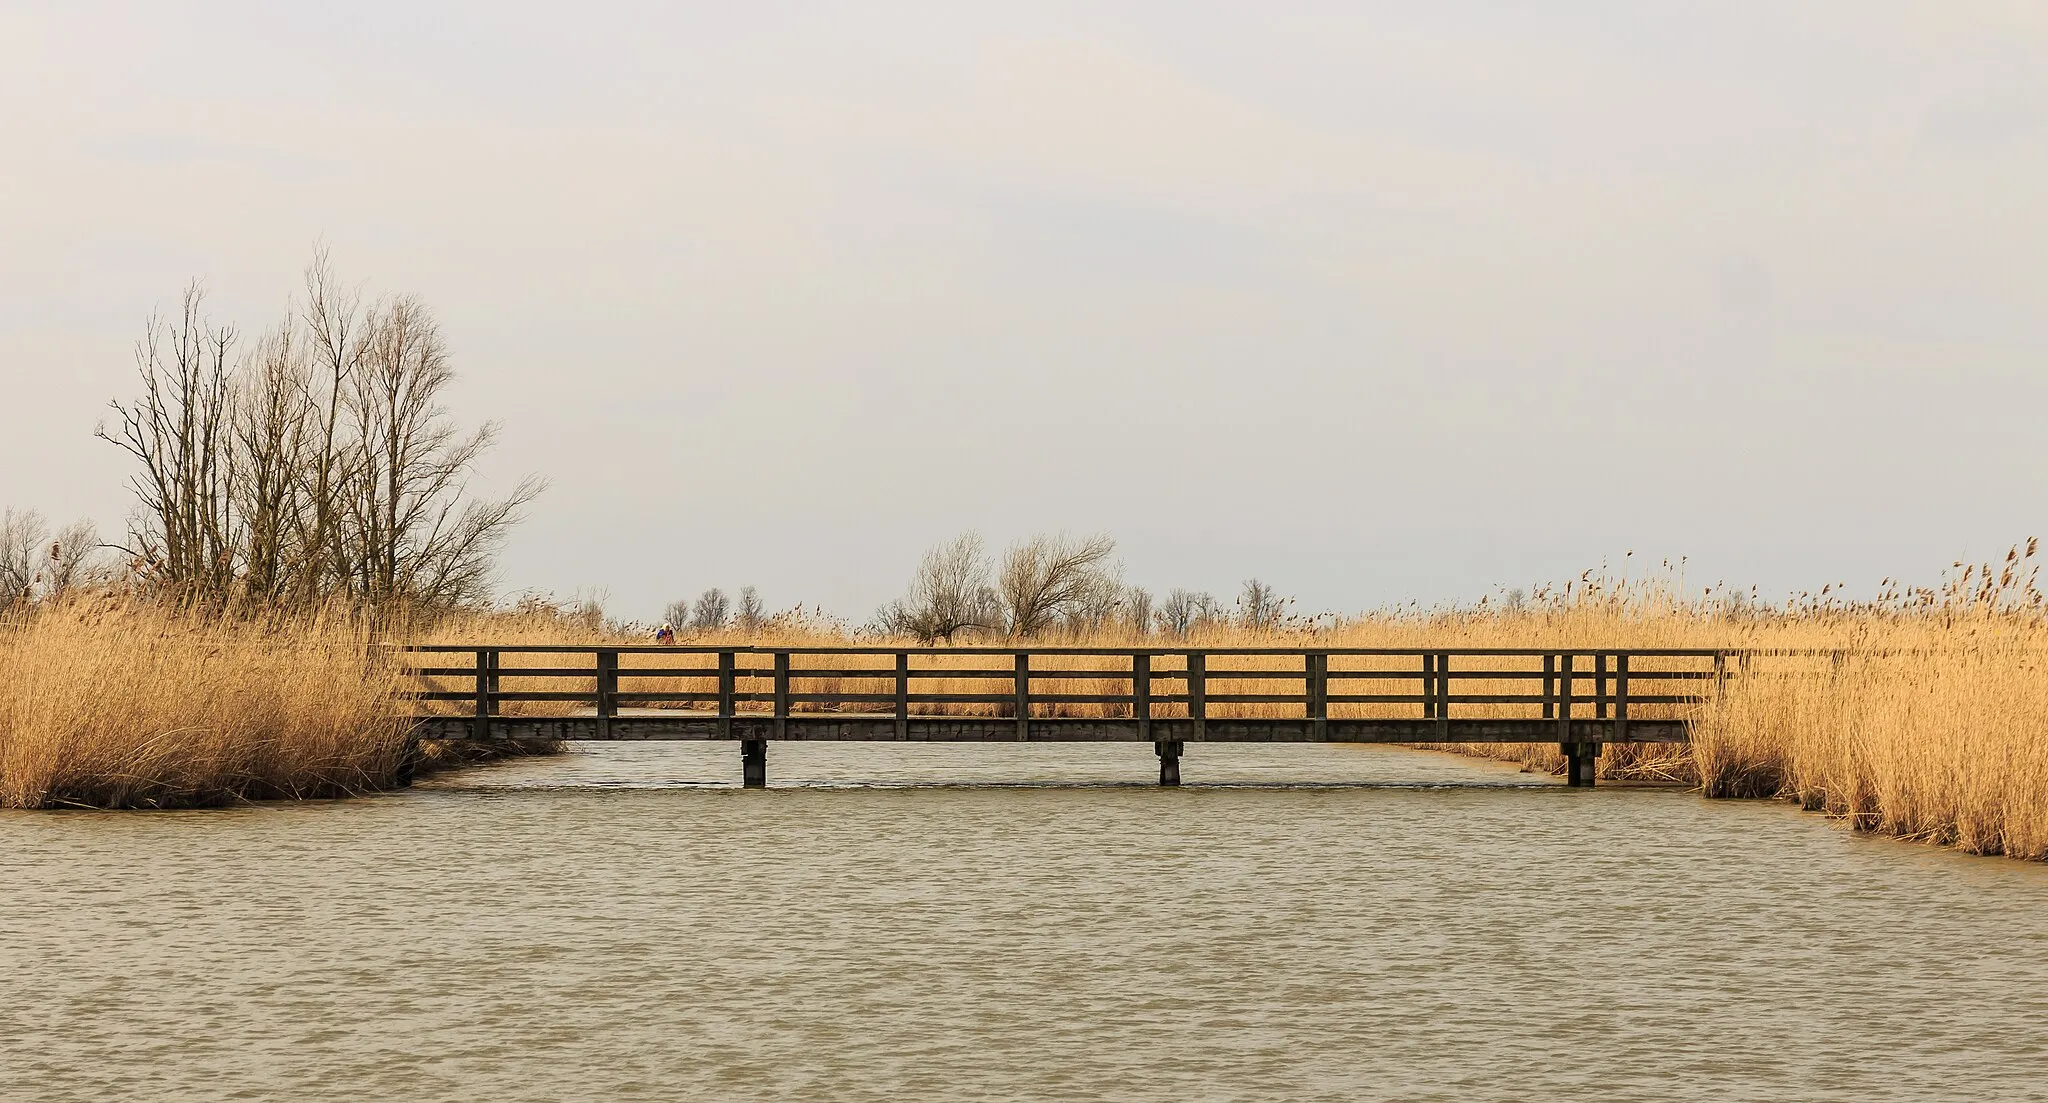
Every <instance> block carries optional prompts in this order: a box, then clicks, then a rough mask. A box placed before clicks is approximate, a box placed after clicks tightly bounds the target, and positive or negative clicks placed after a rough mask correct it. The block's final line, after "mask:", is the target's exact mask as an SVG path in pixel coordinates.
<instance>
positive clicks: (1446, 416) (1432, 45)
mask: <svg viewBox="0 0 2048 1103" xmlns="http://www.w3.org/2000/svg"><path fill="white" fill-rule="evenodd" d="M316 241H325V242H326V243H327V245H328V246H329V247H330V249H331V250H332V254H333V258H334V261H335V263H336V264H337V265H338V266H339V267H340V269H341V270H342V272H343V273H344V275H346V276H348V277H349V278H351V279H355V280H360V281H363V282H364V283H365V285H366V286H367V287H369V288H370V289H371V290H377V291H394V292H396V291H409V292H416V293H418V294H419V295H421V296H423V297H424V298H425V299H426V300H427V301H428V302H429V303H430V304H432V305H433V307H434V308H435V309H436V310H437V311H438V312H439V315H440V317H441V320H442V323H443V327H444V330H445V332H446V335H447V337H448V339H449V341H450V344H451V345H452V347H453V350H454V353H455V363H456V366H457V368H458V369H459V371H460V372H461V373H462V381H461V384H460V387H459V389H458V391H457V392H456V393H455V395H454V396H453V399H452V404H453V406H454V408H455V410H456V412H457V413H458V414H459V415H460V416H461V417H462V418H464V419H465V420H469V421H475V420H481V419H484V418H496V419H499V420H501V421H502V422H503V425H504V438H503V439H504V443H503V445H502V446H501V447H500V448H499V450H498V451H497V452H496V453H494V454H493V455H492V456H491V457H490V458H489V460H488V462H487V464H486V466H485V468H484V470H483V472H482V476H483V478H482V479H481V480H480V485H482V486H484V487H485V488H486V489H488V488H489V487H490V486H497V487H500V488H502V487H504V486H506V485H509V484H510V483H511V482H512V481H513V480H515V479H516V478H517V477H518V476H519V475H521V474H523V473H525V472H528V471H533V472H538V473H540V474H543V475H545V476H547V477H548V478H549V479H551V480H552V482H553V488H552V489H551V490H550V491H549V492H548V493H547V495H546V496H545V497H544V498H542V499H541V500H540V501H539V502H538V503H537V504H536V505H535V507H534V508H533V510H532V513H531V515H530V519H529V520H528V521H527V522H526V524H525V525H524V527H523V528H521V529H520V530H519V531H518V533H517V535H516V536H515V537H514V539H513V541H512V543H511V544H510V546H509V547H508V549H507V552H506V555H505V557H504V571H503V586H504V589H505V590H506V591H507V592H511V591H515V590H521V589H527V588H540V589H548V590H553V591H556V592H558V593H561V594H563V595H567V594H569V593H571V592H573V591H577V590H602V591H606V592H607V593H608V594H609V598H610V600H609V603H608V604H609V607H610V609H611V610H612V612H613V613H614V614H616V615H620V616H628V617H633V616H638V617H643V618H644V617H652V616H654V615H656V614H657V613H658V612H659V610H660V608H661V606H662V604H663V603H664V602H665V601H667V600H668V599H670V598H673V597H678V596H682V595H685V594H690V593H694V592H696V591H698V590H701V589H702V588H704V587H706V586H710V585H721V586H724V587H726V588H728V589H734V588H737V587H739V586H741V585H744V584H749V583H751V584H754V585H757V586H759V587H760V589H761V591H762V593H763V596H764V598H765V599H766V600H767V601H768V603H769V604H770V605H771V606H777V607H780V606H785V605H788V604H791V603H795V602H799V601H802V602H807V603H823V604H824V605H826V606H827V607H829V608H831V609H833V610H836V611H838V612H840V613H843V614H846V615H849V616H852V617H855V618H857V619H858V618H864V617H865V616H866V615H867V614H868V613H869V612H871V611H872V609H873V608H874V606H875V605H877V604H878V603H879V602H881V601H883V600H884V599H886V598H889V597H891V596H894V595H895V594H896V593H898V592H900V591H901V589H902V587H903V585H904V583H905V581H906V579H907V576H908V573H909V570H910V568H911V565H912V564H913V562H914V561H915V559H916V557H917V555H918V553H919V552H920V551H921V549H923V548H925V547H926V546H928V545H930V544H932V543H934V542H936V541H938V540H940V539H943V538H945V537H948V536H950V535H952V534H953V533H955V532H957V531H959V530H961V529H964V528H969V527H973V528H978V529H980V530H981V531H982V532H983V533H984V534H985V535H986V536H987V537H988V538H989V539H990V540H991V542H993V543H996V544H999V545H1000V544H1001V543H1004V542H1006V541H1008V540H1009V539H1012V538H1014V537H1016V536H1018V535H1021V534H1025V533H1029V532H1034V531H1040V530H1048V531H1050V530H1059V529H1067V530H1072V531H1096V530H1107V531H1109V532H1111V533H1113V534H1114V535H1115V536H1116V537H1117V538H1118V539H1119V541H1120V542H1121V551H1122V554H1123V557H1124V559H1125V561H1126V563H1127V566H1128V574H1129V577H1130V579H1131V580H1132V581H1134V582H1138V583H1141V584H1146V585H1149V586H1152V587H1154V588H1157V589H1164V588H1167V587H1170V586H1189V587H1195V588H1204V589H1211V590H1215V591H1218V592H1219V593H1229V592H1234V591H1235V589H1236V588H1237V585H1238V582H1239V581H1240V580H1241V579H1243V578H1245V577H1247V576H1250V575H1254V574H1256V575H1258V576H1260V577H1262V578H1265V579H1267V580H1269V581H1271V582H1274V583H1276V584H1277V585H1278V586H1279V587H1280V588H1281V589H1282V591H1283V592H1286V593H1291V594H1294V595H1296V596H1297V597H1298V599H1299V602H1300V604H1301V605H1302V606H1304V607H1307V608H1310V609H1320V608H1334V609H1342V610H1355V609H1360V608H1365V607H1371V606H1377V605H1381V604H1383V603H1391V602H1399V601H1403V600H1406V599H1410V598H1415V599H1420V600H1422V601H1424V602H1425V603H1427V602H1433V601H1440V600H1449V599H1468V600H1469V599H1473V598H1477V597H1478V596H1480V595H1482V594H1485V593H1487V592H1489V591H1490V590H1492V589H1493V588H1494V587H1495V586H1497V585H1510V586H1511V585H1518V584H1521V585H1526V584H1528V583H1530V582H1531V581H1536V580H1546V579H1558V578H1563V577H1567V576H1571V575H1576V574H1577V572H1578V571H1579V570H1580V569H1582V568H1585V567H1588V566H1592V565H1595V564H1598V563H1599V562H1600V561H1601V560H1603V559H1607V560H1611V561H1619V560H1620V559H1621V557H1622V556H1623V554H1624V553H1626V552H1628V551H1630V550H1633V551H1634V552H1635V553H1636V555H1635V560H1634V561H1635V562H1637V563H1641V562H1643V561H1645V560H1649V561H1652V562H1654V561H1655V560H1658V559H1662V558H1664V557H1667V556H1669V557H1677V556H1681V555H1683V556H1689V557H1690V563H1689V567H1688V570H1687V574H1688V577H1689V579H1690V580H1691V581H1692V582H1693V583H1694V584H1695V585H1698V584H1704V583H1710V582H1713V581H1715V580H1717V579H1724V578H1725V579H1731V580H1737V581H1740V582H1742V583H1746V584H1747V583H1754V584H1756V585H1758V586H1760V587H1761V588H1762V589H1763V590H1764V591H1765V593H1766V594H1772V593H1779V594H1782V593H1783V592H1784V591H1786V590H1790V589H1796V588H1802V587H1805V586H1808V585H1813V586H1818V585H1819V584H1820V583H1823V582H1835V581H1847V582H1849V583H1851V584H1852V586H1854V587H1856V588H1858V589H1862V590H1865V591H1868V590H1869V589H1871V588H1873V584H1874V583H1875V582H1876V581H1877V580H1878V579H1879V578H1880V577H1881V576H1884V575H1887V574H1903V575H1906V576H1907V577H1909V578H1913V579H1918V580H1929V579H1932V578H1934V577H1935V576H1936V575H1938V573H1939V571H1940V569H1941V568H1942V567H1943V566H1945V565H1946V564H1947V563H1948V562H1949V561H1950V560H1951V559H1953V558H1955V557H1957V556H1959V555H1966V554H1967V555H1975V556H1979V557H1982V556H1985V555H1989V554H1995V553H1998V552H2002V550H2003V548H2004V547H2005V546H2006V545H2007V544H2010V543H2012V542H2014V541H2017V540H2020V539H2022V538H2024V537H2026V536H2027V535H2029V534H2032V533H2036V532H2040V531H2042V530H2044V529H2048V524H2044V512H2048V509H2044V507H2048V493H2044V491H2048V460H2044V455H2043V442H2044V439H2048V433H2044V429H2043V417H2044V405H2043V400H2044V399H2048V356H2044V353H2048V314H2044V307H2048V5H2043V4H2040V3H2035V2H2030V0H2006V2H1990V0H1984V2H1972V0H1928V2H1926V3H1916V4H1900V3H1883V2H1877V0H1838V2H1825V3H1822V2H1816V3H1806V4H1799V3H1787V2H1781V0H1774V2H1768V3H1740V2H1719V3H1685V4H1675V3H1673V4H1665V3H1646V2H1643V0H1620V2H1614V3H1586V2H1575V0H1557V2H1551V3H1544V4H1533V5H1532V4H1518V3H1465V2H1449V0H1438V2H1434V3H1429V4H1413V3H1384V4H1381V3H1362V2H1359V0H1346V2H1342V3H1328V4H1322V3H1293V4H1271V3H1265V4H1251V3H1245V4H1235V5H1232V4H1217V3H1196V2H1191V0H1174V2H1160V3H1106V2H1102V0H1089V2H1086V3H1073V4H1064V3H1056V2H1053V3H1049V2H1042V0H1041V2H1034V3H1029V4H960V3H931V4H902V3H889V2H874V3H867V4H861V5H823V4H794V3H770V2H758V0H757V2H752V3H746V4H732V3H718V4H678V3H645V4H618V3H605V2H594V0H583V2H579V3H575V4H549V5H538V4H529V3H508V2H492V3H474V4H458V3H430V2H421V0H408V2H406V3H379V2H364V0H359V2H356V3H351V4H331V5H317V6H316V5H303V4H290V5H280V4H272V3H244V4H229V3H198V4H182V5H156V4H147V5H145V4H135V5H107V4H96V3H83V2H66V3H62V4H45V3H40V2H36V0H29V2H27V3H24V2H22V0H13V2H10V3H8V4H6V5H4V6H0V373H4V376H0V381H4V387H0V504H4V505H12V506H15V507H17V508H21V507H29V508H37V509H40V510H42V511H43V512H45V513H46V514H50V515H52V516H53V517H55V518H58V519H65V518H70V517H73V516H80V515H83V516H89V517H92V518H94V519H96V520H98V521H99V522H100V523H101V524H102V526H104V527H105V528H107V529H108V530H109V531H119V529H120V527H121V525H122V522H123V518H124V515H125V513H126V511H127V508H128V506H127V499H126V497H125V492H124V490H123V488H122V485H121V482H122V479H123V477H124V476H125V474H126V472H127V468H126V465H125V464H124V462H123V460H124V457H123V456H122V454H121V453H119V452H118V451H117V450H115V449H114V448H112V447H111V446H109V445H106V444H103V443H100V442H96V441H94V440H93V439H92V438H91V435H90V434H91V430H92V427H93V424H94V422H95V421H96V420H97V419H98V417H99V415H100V412H101V410H102V409H103V406H104V403H105V402H106V401H107V400H108V399H109V398H112V397H115V396H117V395H127V394H129V393H131V392H132V390H133V383H132V371H133V363H132V357H131V346H132V345H133V343H134V341H135V339H136V337H137V336H138V335H139V333H140V330H141V326H142V322H143V319H144V317H145V316H146V315H147V314H148V313H149V312H150V311H151V310H152V309H153V308H155V307H158V306H164V305H169V304H171V303H172V302H173V301H174V299H175V297H176V295H177V293H178V291H179V288H180V286H181V285H182V284H184V283H185V281H187V280H188V279H191V278H193V277H200V278H203V279H204V280H205V282H206V285H207V286H208V287H209V288H210V289H211V292H212V297H213V305H214V308H215V313H216V315H217V317H219V318H220V319H221V320H224V321H234V322H236V323H237V324H239V325H240V326H242V327H243V328H244V329H245V330H247V331H249V332H254V331H256V330H258V329H261V328H262V327H264V326H266V325H268V324H270V323H271V322H273V321H274V320H275V319H277V318H278V317H280V316H281V315H282V314H283V312H284V311H285V309H286V307H287V304H288V300H289V298H290V296H291V294H292V292H293V291H294V290H295V288H296V287H297V285H298V280H299V275H298V274H299V270H300V269H301V268H302V267H303V265H304V264H305V262H306V260H307V258H308V256H309V255H310V253H311V250H312V248H313V245H314V243H315V242H316Z"/></svg>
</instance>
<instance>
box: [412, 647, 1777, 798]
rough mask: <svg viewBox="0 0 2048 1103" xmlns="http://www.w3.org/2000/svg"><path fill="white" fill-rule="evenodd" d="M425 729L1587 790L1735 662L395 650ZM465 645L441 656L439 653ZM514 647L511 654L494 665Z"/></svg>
mask: <svg viewBox="0 0 2048 1103" xmlns="http://www.w3.org/2000/svg"><path fill="white" fill-rule="evenodd" d="M397 653H398V654H400V655H401V656H403V657H404V659H405V661H406V662H407V663H408V664H409V667H410V670H411V673H412V674H413V676H414V678H415V679H416V683H417V686H418V690H417V692H416V693H415V695H414V697H415V700H416V701H418V702H419V704H420V706H421V707H420V711H419V715H418V716H416V718H415V721H416V722H415V726H414V733H415V735H416V736H417V737H419V738H466V739H568V740H642V739H719V740H734V741H737V742H738V743H739V744H740V747H741V761H742V763H743V765H744V769H743V776H744V779H745V784H747V785H748V786H750V787H758V786H760V785H764V784H766V779H767V744H768V742H770V741H773V740H862V741H915V742H992V741H1004V742H1011V741H1028V742H1073V741H1132V742H1149V743H1152V744H1153V745H1154V748H1155V750H1156V751H1157V753H1158V755H1159V763H1160V782H1161V784H1166V785H1173V784H1178V783H1179V780H1180V758H1181V755H1182V753H1183V752H1184V748H1185V745H1186V744H1188V743H1203V742H1212V743H1213V742H1252V743H1289V742H1328V743H1424V744H1426V743H1485V742H1527V743H1548V742H1556V743H1557V744H1558V745H1559V747H1560V748H1561V749H1562V750H1563V752H1564V753H1565V755H1566V757H1567V759H1568V761H1569V763H1570V768H1569V770H1568V775H1567V776H1568V781H1569V782H1570V784H1573V785H1591V784H1592V783H1593V773H1594V765H1595V762H1596V760H1597V758H1598V757H1599V755H1600V753H1601V747H1602V746H1603V745H1604V744H1606V743H1623V742H1629V743H1644V742H1683V741H1685V740H1686V739H1687V723H1688V721H1687V716H1688V714H1689V712H1690V711H1691V709H1692V707H1693V706H1695V705H1697V704H1698V703H1699V702H1700V701H1701V700H1702V699H1703V698H1705V697H1706V696H1708V695H1709V694H1711V693H1714V692H1717V691H1718V689H1719V688H1720V686H1721V685H1722V684H1723V682H1724V681H1725V680H1726V679H1727V678H1728V677H1729V676H1730V674H1731V657H1733V658H1734V659H1735V660H1736V663H1735V664H1734V665H1736V666H1740V665H1741V663H1742V661H1743V660H1746V655H1744V654H1742V653H1739V652H1732V651H1712V650H1675V649H1637V650H1583V649H1567V650H1538V649H1517V648H1462V649H1460V648H1452V649H1424V650H1404V649H1387V648H1315V647H1305V648H1136V649H1108V650H1105V649H1098V648H1071V647H1047V648H1014V647H1005V648H990V647H949V648H911V649H905V648H863V647H846V648H815V647H790V648H775V647H719V646H705V645H682V646H675V647H634V646H622V647H566V646H545V647H543V646H532V647H517V646H507V647H497V646H489V647H472V646H463V645H445V644H444V645H413V646H408V647H402V648H399V649H397ZM456 656H460V658H461V660H465V661H462V662H461V663H460V664H459V665H454V664H453V663H452V662H451V660H454V659H455V657H456ZM507 657H517V659H518V663H519V665H513V664H509V663H507V661H506V660H507Z"/></svg>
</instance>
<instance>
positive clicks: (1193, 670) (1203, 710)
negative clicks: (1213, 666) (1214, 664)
mask: <svg viewBox="0 0 2048 1103" xmlns="http://www.w3.org/2000/svg"><path fill="white" fill-rule="evenodd" d="M1187 658H1188V719H1190V720H1192V721H1194V722H1195V738H1196V739H1197V740H1205V739H1208V738H1209V657H1208V656H1207V655H1204V654H1202V653H1201V652H1200V651H1190V652H1188V656H1187Z"/></svg>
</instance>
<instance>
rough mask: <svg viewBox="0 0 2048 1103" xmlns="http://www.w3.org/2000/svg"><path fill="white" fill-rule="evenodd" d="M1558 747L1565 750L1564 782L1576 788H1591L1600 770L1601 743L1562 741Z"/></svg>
mask: <svg viewBox="0 0 2048 1103" xmlns="http://www.w3.org/2000/svg"><path fill="white" fill-rule="evenodd" d="M1557 749H1558V750H1560V751H1563V752H1564V761H1565V768H1564V783H1565V784H1566V785H1569V786H1571V787H1572V788H1574V789H1591V788H1592V787H1593V779H1594V775H1595V774H1597V773H1598V772H1599V766H1600V744H1598V743H1560V744H1558V748H1557Z"/></svg>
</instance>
